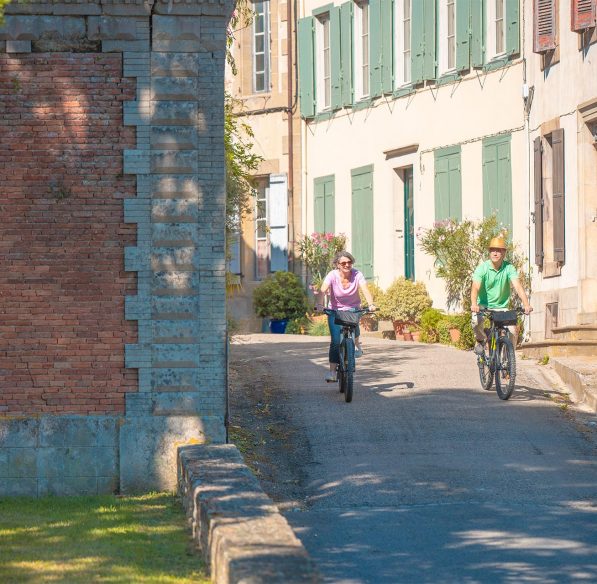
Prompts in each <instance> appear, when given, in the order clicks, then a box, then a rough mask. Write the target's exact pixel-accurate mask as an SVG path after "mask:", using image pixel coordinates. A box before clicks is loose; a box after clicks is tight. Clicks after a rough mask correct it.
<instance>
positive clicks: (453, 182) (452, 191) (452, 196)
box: [435, 146, 462, 221]
mask: <svg viewBox="0 0 597 584" xmlns="http://www.w3.org/2000/svg"><path fill="white" fill-rule="evenodd" d="M435 219H436V221H441V220H443V219H456V220H457V221H460V220H461V219H462V178H461V169H460V146H455V147H452V148H443V149H441V150H436V151H435Z"/></svg>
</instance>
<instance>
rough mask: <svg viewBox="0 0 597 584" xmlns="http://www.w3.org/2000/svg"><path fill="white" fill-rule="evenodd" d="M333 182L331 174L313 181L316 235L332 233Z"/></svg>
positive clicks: (333, 209)
mask: <svg viewBox="0 0 597 584" xmlns="http://www.w3.org/2000/svg"><path fill="white" fill-rule="evenodd" d="M334 182H335V178H334V175H333V174H332V175H329V176H321V177H318V178H316V179H314V181H313V206H314V210H313V213H314V228H315V231H316V232H318V233H324V232H325V233H334V228H335V226H334V223H335V220H334V216H335V197H334V195H335V185H334Z"/></svg>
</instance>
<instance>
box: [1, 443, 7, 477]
mask: <svg viewBox="0 0 597 584" xmlns="http://www.w3.org/2000/svg"><path fill="white" fill-rule="evenodd" d="M8 476H9V475H8V450H7V449H6V448H0V479H3V478H6V477H8Z"/></svg>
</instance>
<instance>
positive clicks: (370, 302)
mask: <svg viewBox="0 0 597 584" xmlns="http://www.w3.org/2000/svg"><path fill="white" fill-rule="evenodd" d="M359 288H360V289H361V290H362V291H363V296H364V297H365V300H366V301H367V304H368V305H369V308H370V309H371V308H373V309H375V304H373V296H372V295H371V291H370V290H369V286H367V280H365V279H363V281H362V282H361V284H360V286H359Z"/></svg>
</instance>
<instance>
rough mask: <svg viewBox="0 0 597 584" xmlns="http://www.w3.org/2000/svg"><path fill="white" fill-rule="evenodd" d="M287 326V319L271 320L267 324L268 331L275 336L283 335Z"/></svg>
mask: <svg viewBox="0 0 597 584" xmlns="http://www.w3.org/2000/svg"><path fill="white" fill-rule="evenodd" d="M287 324H288V319H287V318H284V319H272V320H270V323H269V330H270V331H272V333H274V334H276V335H283V334H284V333H285V332H286V325H287Z"/></svg>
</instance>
